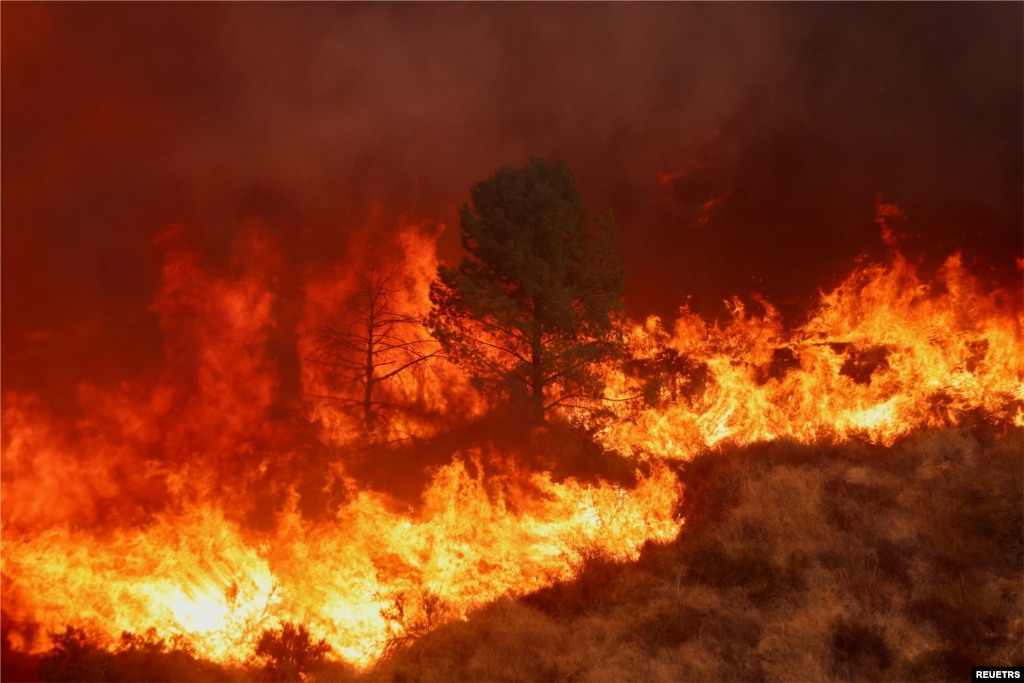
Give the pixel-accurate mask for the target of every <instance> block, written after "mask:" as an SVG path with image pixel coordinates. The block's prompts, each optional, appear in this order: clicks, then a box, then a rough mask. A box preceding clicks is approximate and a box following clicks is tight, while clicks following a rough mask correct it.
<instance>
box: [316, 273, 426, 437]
mask: <svg viewBox="0 0 1024 683" xmlns="http://www.w3.org/2000/svg"><path fill="white" fill-rule="evenodd" d="M406 290H407V287H405V286H402V284H401V282H400V278H399V273H398V269H397V267H393V268H390V269H382V268H379V267H373V268H371V269H370V270H368V271H364V272H359V273H356V287H355V288H354V289H353V290H352V291H351V292H350V293H349V296H348V297H347V298H345V299H343V300H342V301H341V303H342V304H343V306H344V309H343V311H342V312H341V314H340V315H339V316H338V318H337V319H336V320H335V321H333V323H332V324H327V325H322V326H320V327H319V328H317V329H316V330H315V332H316V334H317V337H318V341H319V347H318V357H317V358H314V359H313V360H314V361H315V362H317V363H319V364H320V365H322V366H323V367H324V368H325V369H326V370H327V376H328V379H329V386H330V387H331V388H332V390H333V392H332V393H334V394H336V395H331V396H329V397H328V398H330V399H332V400H335V401H338V402H340V403H342V404H343V405H345V406H347V407H348V408H349V409H351V410H353V411H354V412H356V413H358V414H359V415H360V417H361V419H362V422H363V425H364V427H365V428H366V431H367V433H368V434H371V435H372V434H374V433H375V431H376V429H377V426H378V420H379V418H381V416H382V414H383V413H385V412H387V411H389V410H402V409H409V408H410V406H409V405H406V404H404V403H400V402H396V401H395V400H394V398H395V394H396V393H398V392H396V391H395V389H398V388H399V387H400V386H404V382H405V381H406V375H407V374H408V373H409V372H410V371H412V370H413V369H414V368H417V367H418V366H421V364H423V363H425V362H426V361H428V360H429V359H431V358H433V357H434V356H436V355H437V354H438V353H439V351H440V345H439V344H438V343H437V342H436V341H434V339H433V338H432V337H430V335H429V334H427V332H426V329H425V327H424V325H423V320H422V319H421V318H420V317H419V316H416V315H410V314H406V313H402V312H400V310H399V307H398V296H399V295H400V294H401V293H402V292H404V291H406ZM396 385H398V386H396ZM389 399H390V400H389Z"/></svg>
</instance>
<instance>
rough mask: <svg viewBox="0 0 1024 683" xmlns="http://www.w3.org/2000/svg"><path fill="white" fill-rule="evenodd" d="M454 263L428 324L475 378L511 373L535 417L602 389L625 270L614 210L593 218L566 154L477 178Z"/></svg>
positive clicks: (443, 277) (614, 344)
mask: <svg viewBox="0 0 1024 683" xmlns="http://www.w3.org/2000/svg"><path fill="white" fill-rule="evenodd" d="M470 197H471V205H463V207H462V211H461V214H460V217H461V223H462V246H463V247H464V248H465V250H466V251H467V252H469V256H467V257H466V258H464V259H463V260H462V263H461V264H460V265H459V267H458V269H452V268H444V267H442V268H441V269H440V270H439V272H438V279H437V280H436V281H435V283H434V285H433V286H432V288H431V300H432V302H433V304H434V307H433V310H432V313H431V316H430V323H429V324H430V328H431V331H432V332H433V334H434V335H435V337H436V338H437V339H438V340H439V341H440V342H441V343H442V344H443V345H444V346H445V348H446V349H447V350H448V351H449V352H450V354H451V356H452V358H453V359H454V360H456V361H457V362H461V363H464V364H467V365H468V366H470V367H471V368H472V370H473V372H474V373H475V375H476V377H477V378H480V379H497V378H511V379H512V380H513V381H514V382H515V383H518V384H519V385H520V386H522V387H523V388H524V389H525V390H526V393H527V394H528V395H529V397H530V401H531V406H532V408H531V412H532V415H533V417H534V419H535V420H537V421H538V422H544V420H545V415H546V412H547V411H548V410H550V409H551V408H554V407H556V406H567V405H573V404H574V402H575V401H577V400H578V399H592V398H595V397H598V396H599V395H600V393H601V389H602V382H601V377H600V376H599V375H598V373H596V372H595V368H596V364H597V363H599V362H601V361H604V360H606V359H608V358H610V357H611V356H613V355H614V354H615V353H617V351H618V349H619V346H620V345H619V342H618V332H617V330H618V328H617V326H616V320H617V319H618V316H619V314H620V312H621V311H622V293H623V267H622V262H621V259H620V257H619V253H618V248H617V246H616V243H615V231H616V228H615V222H614V219H613V218H612V216H611V214H610V213H608V214H606V215H605V216H603V217H599V218H596V219H591V218H590V217H588V216H587V214H586V213H585V212H584V211H583V210H582V203H581V201H580V196H579V192H578V191H577V189H576V180H575V178H574V177H573V174H572V171H571V170H570V169H569V167H568V166H567V165H566V164H565V162H557V163H552V162H549V161H546V160H544V159H533V160H532V161H531V162H530V164H529V165H528V166H526V167H525V168H520V169H512V168H501V169H499V170H498V171H497V173H495V174H494V175H493V176H492V177H491V178H489V179H488V180H485V181H483V182H481V183H478V184H477V185H475V186H474V187H473V188H472V190H471V192H470Z"/></svg>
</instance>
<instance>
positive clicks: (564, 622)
mask: <svg viewBox="0 0 1024 683" xmlns="http://www.w3.org/2000/svg"><path fill="white" fill-rule="evenodd" d="M1021 437H1022V434H1021V432H1020V430H1018V431H1016V432H1014V433H1011V434H1010V435H1008V436H1004V437H1002V438H998V439H996V438H993V437H992V436H990V435H986V434H981V433H979V434H975V435H965V434H960V433H957V432H955V431H934V432H928V433H924V434H921V435H919V436H918V437H916V438H914V439H911V440H908V441H906V442H904V443H902V444H899V445H897V446H896V447H894V448H891V449H887V448H874V447H868V446H864V445H861V444H848V445H844V446H831V447H808V446H802V445H799V444H794V443H773V444H759V445H756V446H752V447H750V448H746V449H740V450H736V451H732V452H728V453H717V454H709V455H706V456H702V457H700V458H697V459H696V460H694V461H693V462H691V463H689V464H688V465H687V466H686V467H685V468H684V469H683V471H682V478H683V480H684V482H685V484H686V487H687V497H686V501H685V502H684V504H683V510H682V512H683V514H685V515H686V517H687V524H686V526H685V527H684V531H683V534H682V535H681V536H680V538H679V539H678V540H677V541H675V542H674V543H671V544H669V545H666V546H651V547H648V548H645V549H644V552H643V554H642V557H641V559H640V561H639V562H636V563H630V564H616V563H613V562H610V561H608V560H607V559H603V558H600V557H595V558H591V559H590V560H589V561H588V563H587V564H586V566H585V567H584V568H583V570H582V572H581V574H580V575H579V577H578V578H577V579H576V580H575V581H573V582H570V583H565V584H560V585H556V586H553V587H551V588H548V589H545V590H542V591H539V592H538V593H535V594H532V595H529V596H526V597H524V598H522V599H520V600H518V601H503V602H500V603H497V604H494V605H491V606H490V607H488V608H487V609H484V610H482V611H480V612H479V613H476V614H474V615H472V616H471V618H470V619H469V620H468V621H465V622H460V623H456V624H451V625H449V626H445V627H442V628H440V629H438V630H436V631H434V632H432V633H430V634H428V635H426V636H424V637H423V638H421V639H420V640H418V641H417V642H415V643H413V644H412V645H411V646H410V647H408V648H406V649H404V650H403V651H401V652H398V653H396V654H395V655H394V656H393V657H391V658H390V659H389V660H388V661H386V662H382V663H381V664H380V665H379V666H378V667H377V669H376V670H374V671H372V672H370V673H369V674H368V677H370V678H372V679H375V680H393V681H434V680H452V681H526V680H530V681H542V680H543V681H548V680H550V681H562V680H565V681H570V680H571V681H577V680H578V681H609V680H621V681H662V680H664V681H681V680H708V681H710V680H737V681H757V680H766V681H776V680H777V681H790V680H792V681H809V680H815V681H834V680H842V681H846V680H858V681H908V680H950V679H962V680H966V679H967V678H968V677H969V676H970V673H971V672H970V667H971V666H976V665H980V664H989V665H1017V666H1020V665H1022V664H1024V652H1022V650H1024V626H1022V623H1024V622H1022V616H1024V585H1022V583H1024V477H1022V473H1024V459H1022V449H1024V446H1022V438H1021Z"/></svg>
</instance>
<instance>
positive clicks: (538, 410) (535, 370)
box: [530, 323, 545, 424]
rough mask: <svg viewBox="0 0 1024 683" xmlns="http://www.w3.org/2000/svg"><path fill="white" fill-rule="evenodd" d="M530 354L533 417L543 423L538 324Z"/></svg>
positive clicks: (539, 331)
mask: <svg viewBox="0 0 1024 683" xmlns="http://www.w3.org/2000/svg"><path fill="white" fill-rule="evenodd" d="M532 346H533V348H532V355H531V357H530V362H531V365H532V367H531V368H530V380H531V383H532V386H531V387H530V388H531V389H532V396H531V399H532V403H533V419H534V421H535V422H536V423H537V424H544V423H545V419H544V365H543V357H542V356H541V330H540V324H539V323H538V324H537V326H536V327H535V328H534V332H533V339H532Z"/></svg>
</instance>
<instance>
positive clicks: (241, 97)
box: [0, 3, 1024, 399]
mask: <svg viewBox="0 0 1024 683" xmlns="http://www.w3.org/2000/svg"><path fill="white" fill-rule="evenodd" d="M2 19H3V21H2V50H3V55H2V62H0V66H2V96H3V97H2V127H0V135H2V143H3V144H2V155H3V156H2V209H0V210H2V240H3V242H2V246H3V249H2V324H3V330H4V334H3V337H2V343H3V361H4V363H3V370H4V372H3V377H2V379H3V388H4V389H33V390H36V391H41V392H43V393H44V394H46V395H48V396H49V397H51V398H62V397H63V398H65V399H66V398H68V397H70V396H71V395H72V392H73V388H74V386H75V384H76V383H77V381H78V380H80V379H89V380H92V381H97V382H101V383H110V382H113V381H117V380H119V379H122V378H125V377H131V376H135V375H136V374H138V373H139V372H140V371H142V370H144V369H146V368H152V367H154V366H155V365H156V364H157V363H158V362H159V347H160V333H159V330H158V327H157V323H156V316H155V314H154V313H152V312H151V311H150V310H149V308H148V306H149V303H150V302H151V301H152V299H153V297H154V295H155V292H156V288H157V286H158V272H159V270H158V264H159V260H160V252H159V249H158V248H156V247H154V246H153V244H152V243H153V239H154V237H155V236H156V235H157V234H158V233H159V232H160V231H161V230H163V229H164V228H165V227H166V226H167V225H168V224H170V223H183V224H185V225H186V226H187V227H188V232H189V235H190V239H191V241H192V242H193V243H194V244H195V245H196V247H197V248H198V249H199V250H200V251H201V252H202V254H203V255H204V258H205V260H206V262H207V263H208V264H209V265H210V267H212V268H222V267H227V264H228V263H229V262H230V255H231V253H232V252H233V250H234V248H235V246H236V245H237V244H238V242H239V240H240V239H241V237H242V235H243V234H244V233H245V231H246V229H247V226H250V225H252V224H253V222H257V223H260V224H262V225H264V226H266V229H269V230H271V231H273V233H274V234H275V235H276V239H277V241H278V244H279V246H280V248H281V249H282V250H283V252H284V257H285V261H286V264H287V265H286V268H285V271H284V273H283V275H282V280H281V287H282V292H281V302H280V304H279V308H280V310H279V312H278V313H279V318H280V320H281V324H280V325H279V331H278V332H277V335H278V336H277V338H276V341H275V344H276V345H277V352H278V353H279V354H280V355H281V356H282V357H283V358H284V360H285V362H284V363H283V364H282V368H283V369H284V371H285V372H284V375H286V376H285V377H283V379H282V382H283V385H284V386H285V387H286V388H287V387H288V386H290V385H289V382H291V386H294V378H295V377H296V374H295V373H294V372H292V371H290V370H288V368H294V362H291V363H289V362H288V358H287V356H288V355H289V353H290V351H289V349H290V348H293V342H294V340H293V339H292V338H291V336H290V335H291V331H292V330H293V329H294V322H295V321H296V320H297V317H296V316H297V311H298V309H299V305H300V303H301V301H300V299H301V297H300V294H299V292H300V284H301V282H302V278H303V275H304V273H305V272H306V271H305V269H306V268H308V267H320V266H323V265H324V264H326V263H329V262H331V261H333V260H336V259H339V258H342V257H343V254H344V249H345V244H346V235H348V234H349V233H351V232H352V231H353V230H355V229H356V228H359V227H360V226H363V225H366V224H368V223H369V224H371V225H373V226H377V227H378V229H384V228H385V227H386V226H390V225H394V224H395V223H396V222H397V220H398V218H399V216H401V215H407V216H408V217H409V218H410V219H412V220H433V221H437V222H441V223H445V224H447V225H448V230H447V232H446V233H445V234H444V235H443V236H442V239H441V248H442V256H443V257H445V258H446V259H449V260H454V259H456V258H457V257H458V235H457V232H458V224H457V207H458V206H459V204H460V203H461V202H463V201H466V199H467V197H468V193H469V188H470V186H471V185H472V184H473V183H475V182H477V181H479V180H482V179H483V178H485V177H487V176H488V175H489V174H490V173H492V172H493V171H494V170H495V169H496V168H497V167H498V166H500V165H521V164H523V163H525V162H526V161H528V159H529V158H530V157H531V156H537V155H540V156H547V157H552V158H564V159H566V160H567V161H568V162H569V164H570V165H571V166H572V167H573V169H574V170H575V171H576V173H577V176H578V179H579V181H580V187H581V190H582V192H583V195H584V199H585V201H586V203H587V205H588V206H589V207H590V208H591V209H592V210H594V211H596V212H601V211H604V210H605V209H608V208H611V209H613V210H614V212H615V214H616V216H617V218H618V222H619V224H620V231H621V232H620V243H621V245H622V248H623V253H624V256H625V259H626V265H627V269H628V273H629V275H628V280H627V304H628V306H629V309H630V311H631V313H632V314H633V315H634V316H637V317H640V316H644V315H646V314H648V313H652V312H654V313H658V314H661V315H662V316H664V317H666V318H671V317H672V316H673V312H674V311H675V310H676V308H677V307H678V305H679V304H681V303H683V302H685V301H686V300H687V299H686V297H687V296H688V295H692V297H693V298H692V300H691V303H692V305H693V307H694V308H695V309H696V310H698V311H702V312H704V313H707V314H710V315H719V314H721V313H722V309H721V307H720V303H719V302H720V300H721V299H723V298H726V297H728V296H730V295H732V294H739V295H743V296H746V295H748V294H749V293H750V291H751V290H754V289H756V290H759V291H761V292H763V293H764V294H766V295H767V296H768V297H769V298H771V299H774V300H776V301H780V302H785V301H793V300H795V299H800V300H801V301H803V300H806V299H807V298H808V297H811V296H813V293H814V291H815V289H816V288H817V287H819V286H828V285H829V284H832V283H833V282H834V279H835V278H836V277H837V276H839V275H842V274H843V273H845V272H847V271H848V270H849V268H850V267H851V265H852V263H853V261H854V259H855V258H856V257H857V256H858V255H859V254H861V253H869V254H871V255H873V256H876V257H881V256H882V255H883V249H884V248H883V245H882V243H881V241H880V240H879V238H878V234H877V228H876V226H875V225H874V224H873V223H872V218H873V215H874V204H875V201H876V196H878V195H879V194H880V195H881V196H882V197H883V199H884V200H885V201H887V202H893V203H896V204H898V205H899V206H900V207H901V208H902V209H903V210H904V211H905V212H906V213H907V214H908V215H909V217H910V226H911V227H912V229H913V230H915V231H917V232H919V233H920V235H921V236H920V238H918V239H917V241H916V242H913V243H912V244H913V246H915V248H917V249H918V250H920V251H924V252H926V253H927V254H929V255H930V256H929V258H931V259H933V260H934V259H936V258H938V257H939V255H944V254H946V253H948V252H949V251H950V250H952V249H962V250H964V251H965V253H966V254H967V255H968V258H969V259H971V258H975V257H980V258H983V259H984V260H985V262H986V263H990V264H992V265H993V266H995V267H996V268H997V270H998V269H1003V270H1002V271H999V272H1000V273H1002V274H1003V275H1006V272H1007V271H1006V269H1008V268H1009V267H1011V266H1012V261H1013V259H1012V257H1013V256H1014V255H1020V254H1021V253H1022V247H1021V234H1022V233H1021V228H1022V214H1021V207H1022V204H1024V195H1022V184H1024V161H1022V148H1024V140H1022V132H1021V125H1020V122H1021V120H1024V86H1022V83H1024V64H1022V55H1024V31H1022V25H1024V22H1022V19H1024V11H1022V7H1021V5H1020V4H1017V3H1005V4H979V3H971V4H952V3H943V4H924V3H911V4H870V5H855V6H854V5H846V4H831V3H830V4H822V5H812V4H793V5H775V4H772V5H768V4H754V5H749V4H734V3H729V4H711V3H698V4H660V3H659V4H632V3H630V4H600V5H590V4H580V3H572V4H558V5H549V4H543V5H541V4H522V5H508V4H500V5H499V4H494V5H490V4H488V5H476V4H453V5H449V4H438V5H434V4H414V5H405V4H390V3H389V4H374V5H361V4H303V5H293V4H289V5H283V4H201V5H195V4H150V3H146V4H129V3H123V4H121V3H119V4H20V3H4V4H3V6H2ZM292 361H294V359H292ZM289 377H290V378H291V379H289Z"/></svg>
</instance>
